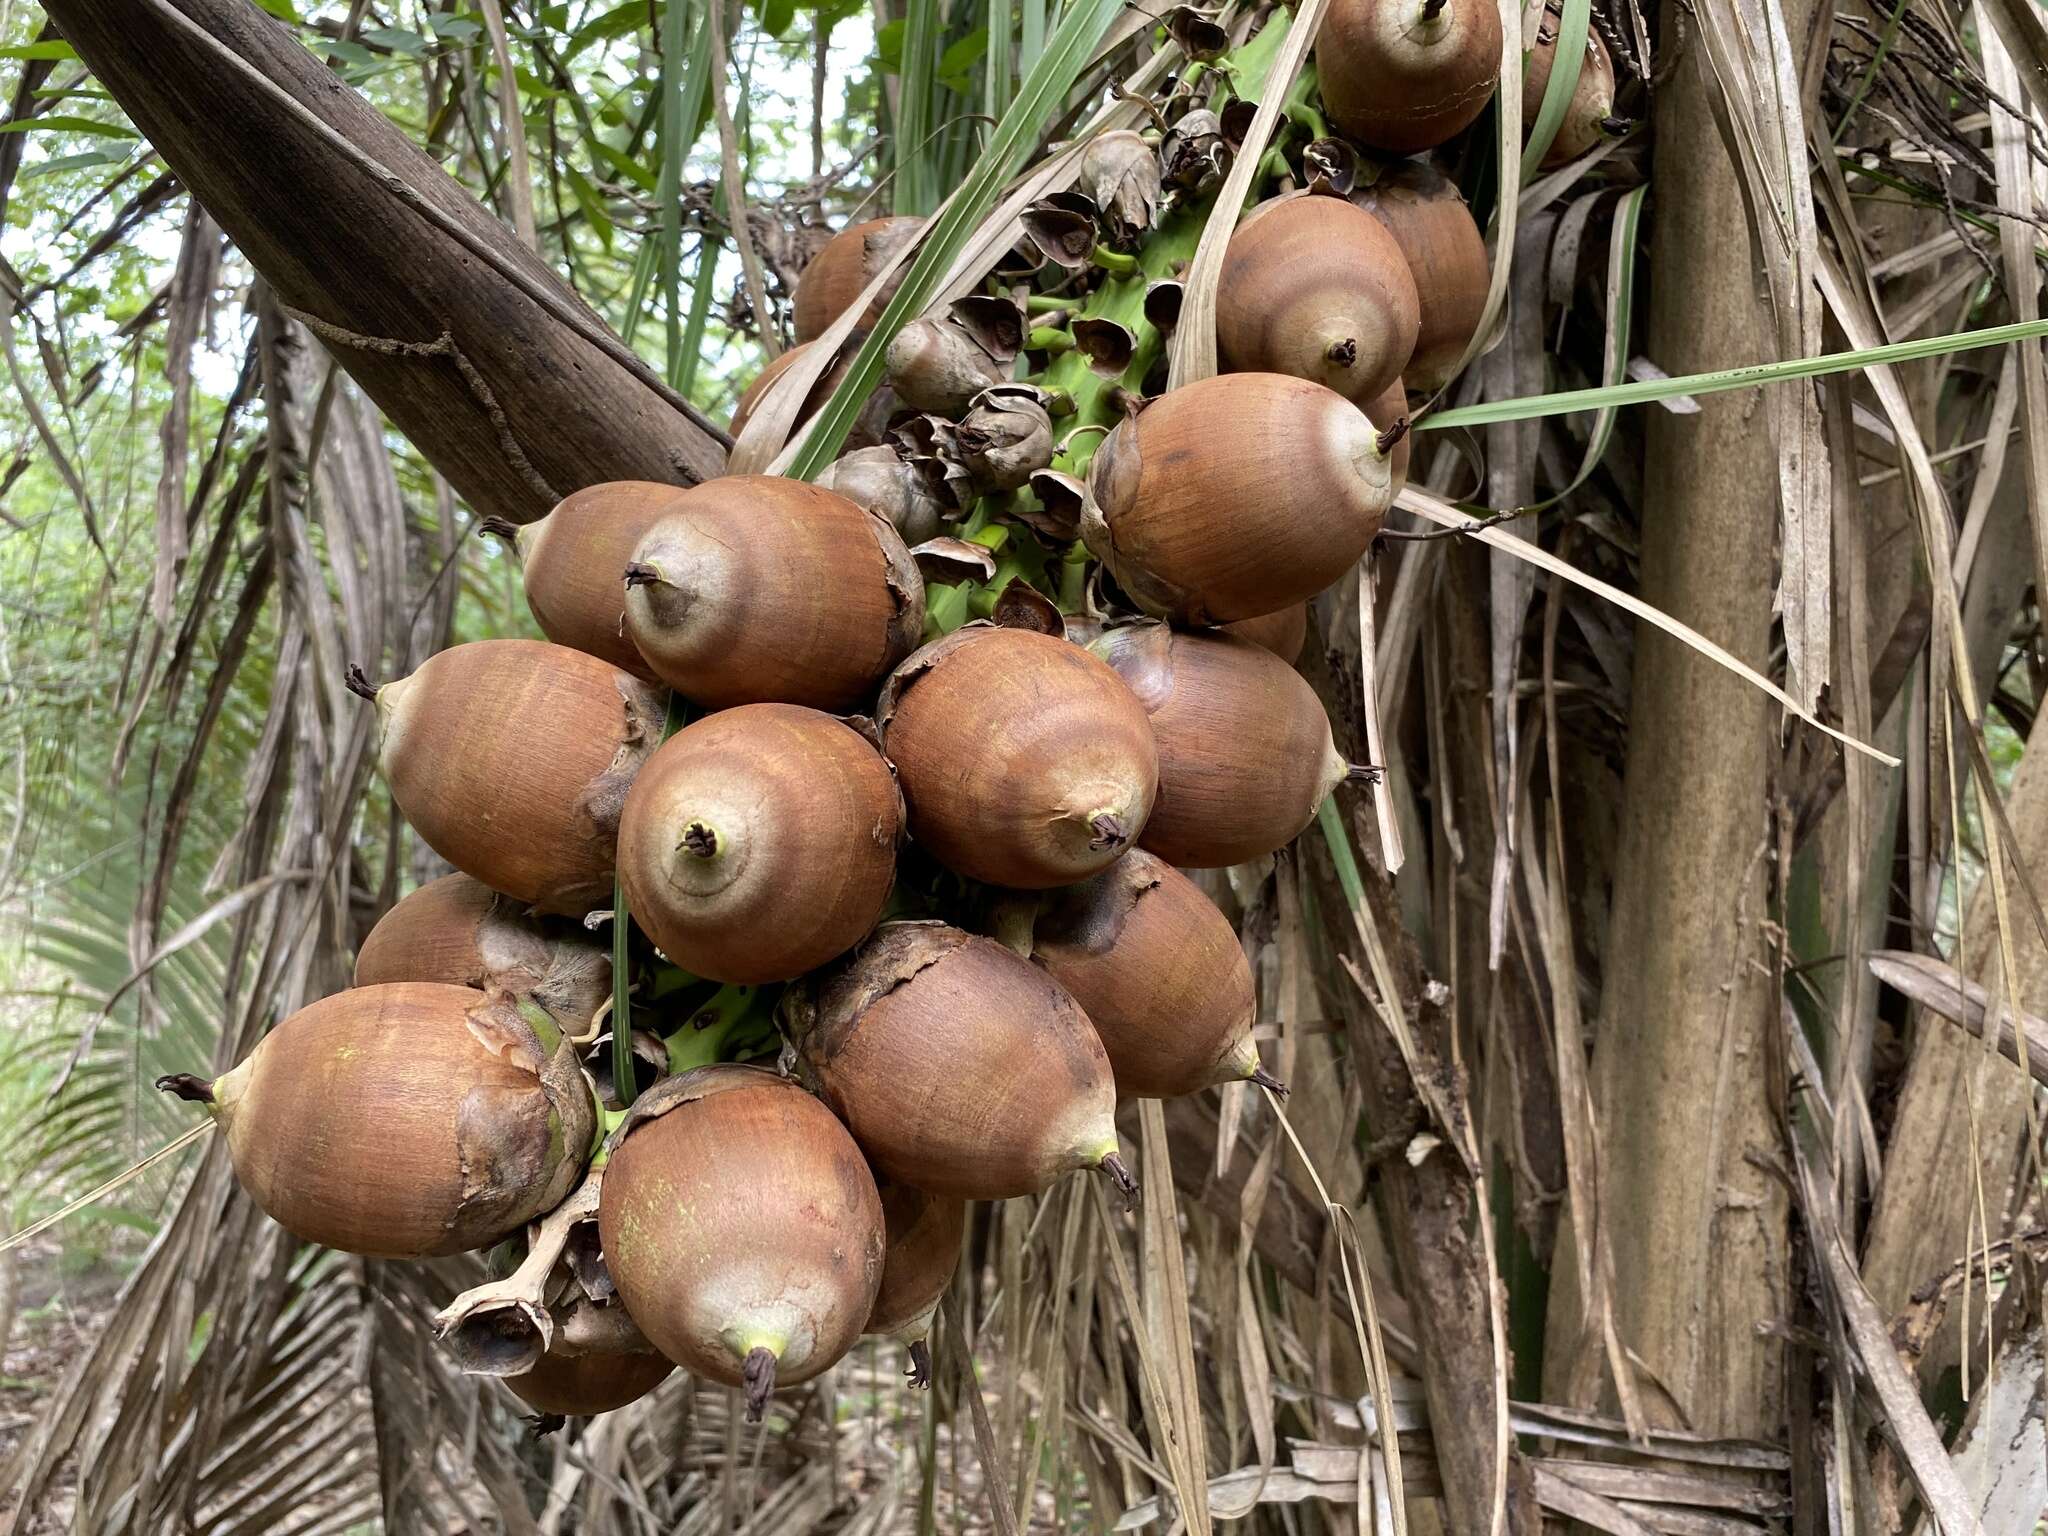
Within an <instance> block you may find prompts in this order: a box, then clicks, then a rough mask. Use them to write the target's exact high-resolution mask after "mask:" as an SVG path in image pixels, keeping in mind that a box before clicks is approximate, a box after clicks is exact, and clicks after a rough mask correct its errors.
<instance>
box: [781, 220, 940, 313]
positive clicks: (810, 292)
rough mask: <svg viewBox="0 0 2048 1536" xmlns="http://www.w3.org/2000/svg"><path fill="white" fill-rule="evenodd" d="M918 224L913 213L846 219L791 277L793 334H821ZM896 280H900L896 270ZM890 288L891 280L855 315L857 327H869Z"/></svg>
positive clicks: (892, 286) (892, 292)
mask: <svg viewBox="0 0 2048 1536" xmlns="http://www.w3.org/2000/svg"><path fill="white" fill-rule="evenodd" d="M923 227H924V220H923V219H918V218H907V217H895V218H884V219H868V220H865V221H864V222H862V223H859V224H849V225H847V227H846V228H844V229H842V230H840V231H839V233H838V234H836V235H834V236H833V237H832V238H831V239H830V240H827V241H826V242H825V244H824V246H823V248H822V249H820V250H819V252H818V254H817V255H815V256H813V257H812V258H811V260H810V263H809V265H807V266H806V267H805V268H804V270H803V275H802V276H801V277H799V278H798V279H797V284H796V294H795V295H794V297H793V298H792V300H791V302H790V310H791V316H792V322H793V324H794V326H795V329H796V339H797V340H798V341H815V340H816V339H817V338H818V337H820V336H822V335H824V334H825V332H826V330H827V329H829V328H830V326H831V324H832V322H833V321H834V320H837V319H838V318H839V317H840V316H841V315H843V314H844V313H846V311H847V310H849V309H851V308H852V307H853V302H854V300H856V299H858V298H859V297H860V296H861V292H862V290H863V289H865V288H866V287H867V285H868V284H869V283H871V282H873V281H874V278H875V274H876V273H877V272H879V271H881V269H882V267H883V265H884V264H885V263H886V262H887V261H888V259H889V258H890V257H891V256H893V255H894V254H895V253H896V251H897V250H898V248H900V247H901V246H902V245H903V243H904V242H905V241H906V240H908V239H910V238H911V237H912V236H913V235H915V234H916V233H917V232H918V230H919V229H921V228H923ZM897 281H898V282H901V281H902V273H901V271H899V272H898V274H897ZM895 292H896V284H895V283H892V284H890V285H889V286H888V287H887V288H884V289H883V290H882V292H881V293H879V294H877V295H876V296H875V301H874V302H873V303H872V304H870V305H869V306H868V308H867V310H866V311H865V312H864V313H863V314H862V315H861V317H860V320H859V322H858V324H859V327H860V329H862V330H864V331H865V330H873V329H874V326H875V322H876V321H878V320H880V319H881V318H882V310H883V309H884V308H885V307H886V306H887V305H888V302H889V300H890V299H891V298H892V297H893V296H894V295H895Z"/></svg>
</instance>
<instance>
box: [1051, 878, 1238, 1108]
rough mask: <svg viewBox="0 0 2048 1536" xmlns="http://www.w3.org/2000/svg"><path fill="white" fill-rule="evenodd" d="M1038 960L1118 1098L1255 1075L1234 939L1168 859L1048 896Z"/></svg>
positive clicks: (1163, 1095)
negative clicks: (1087, 1030)
mask: <svg viewBox="0 0 2048 1536" xmlns="http://www.w3.org/2000/svg"><path fill="white" fill-rule="evenodd" d="M1031 958H1032V959H1033V960H1035V961H1037V962H1038V963H1039V964H1040V965H1042V966H1044V967H1045V968H1046V970H1047V971H1049V972H1050V973H1051V974H1052V978H1053V980H1055V981H1057V982H1058V983H1059V984H1060V985H1061V986H1063V987H1065V988H1066V989H1067V991H1068V992H1069V993H1070V994H1072V996H1073V998H1074V1001H1075V1002H1077V1003H1079V1004H1080V1005H1081V1006H1082V1007H1083V1008H1084V1009H1086V1010H1087V1013H1088V1018H1089V1020H1090V1021H1091V1022H1092V1023H1093V1024H1094V1025H1095V1032H1096V1034H1097V1035H1099V1036H1101V1038H1102V1048H1103V1049H1104V1050H1105V1051H1107V1052H1108V1053H1109V1064H1110V1066H1111V1067H1112V1068H1113V1069H1114V1070H1115V1072H1116V1091H1117V1094H1118V1096H1119V1097H1121V1098H1152V1099H1170V1098H1175V1097H1178V1096H1179V1095H1181V1094H1184V1093H1195V1092H1197V1091H1199V1090H1200V1089H1203V1088H1207V1087H1209V1086H1210V1085H1211V1084H1214V1083H1229V1082H1238V1081H1241V1080H1245V1079H1252V1078H1256V1077H1258V1076H1259V1073H1260V1070H1261V1069H1260V1067H1259V1053H1258V1051H1257V1049H1256V1048H1254V1046H1253V1045H1252V1034H1251V1030H1252V1017H1253V1012H1254V999H1253V991H1252V972H1251V967H1250V966H1249V965H1248V964H1247V963H1246V962H1245V957H1244V949H1243V947H1242V946H1241V945H1240V944H1239V943H1238V938H1237V931H1236V930H1235V929H1234V928H1232V927H1231V926H1230V920H1229V919H1228V918H1226V917H1225V916H1224V915H1223V914H1222V913H1221V912H1219V911H1217V910H1216V904H1215V903H1214V902H1212V901H1211V900H1209V898H1208V897H1207V896H1205V895H1203V894H1202V890H1201V887H1199V886H1197V885H1196V884H1195V883H1194V881H1192V880H1190V879H1189V878H1188V877H1187V876H1186V875H1184V874H1182V873H1181V872H1180V871H1179V870H1177V869H1175V868H1174V867H1173V866H1172V865H1170V864H1168V863H1167V862H1166V861H1165V860H1163V859H1159V858H1155V857H1154V856H1153V855H1151V854H1149V853H1146V852H1145V851H1144V850H1142V849H1134V850H1133V851H1132V852H1131V853H1130V854H1128V855H1127V856H1126V857H1124V858H1122V859H1119V860H1118V861H1117V863H1116V864H1115V865H1114V866H1112V867H1111V868H1109V869H1106V870H1104V871H1103V872H1102V873H1101V874H1099V875H1097V876H1096V877H1095V878H1094V879H1092V880H1087V881H1083V882H1082V883H1081V884H1079V885H1070V886H1068V887H1067V888H1066V889H1064V890H1060V891H1052V892H1049V893H1048V894H1047V895H1046V897H1045V899H1044V905H1043V906H1042V907H1041V908H1040V909H1039V913H1038V917H1037V920H1036V922H1035V923H1034V924H1033V926H1032V930H1031Z"/></svg>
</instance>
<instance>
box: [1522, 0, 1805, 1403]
mask: <svg viewBox="0 0 2048 1536" xmlns="http://www.w3.org/2000/svg"><path fill="white" fill-rule="evenodd" d="M1679 9H1680V7H1679V6H1678V5H1676V4H1669V5H1667V6H1666V8H1665V18H1664V20H1665V28H1664V33H1663V35H1665V36H1667V37H1670V36H1676V35H1678V31H1677V23H1678V20H1679V18H1678V17H1677V14H1676V13H1677V11H1678V10H1679ZM1792 9H1795V8H1793V7H1788V10H1792ZM1789 20H1790V25H1791V30H1792V33H1793V35H1794V36H1795V37H1798V36H1803V35H1804V31H1805V25H1804V15H1803V13H1802V14H1800V15H1795V16H1792V17H1791V18H1789ZM1713 89H1714V85H1713V82H1712V81H1711V79H1710V78H1709V77H1708V75H1707V70H1706V64H1705V61H1704V60H1703V59H1702V57H1701V56H1700V51H1699V50H1698V49H1693V50H1691V51H1690V53H1689V56H1688V57H1687V58H1686V60H1685V61H1684V63H1683V64H1682V65H1681V66H1680V68H1679V71H1678V74H1677V76H1676V77H1675V78H1674V79H1673V80H1672V81H1671V82H1670V83H1669V84H1668V85H1666V86H1665V87H1663V88H1662V89H1660V90H1659V92H1658V93H1657V109H1656V110H1657V119H1656V159H1655V165H1654V168H1653V173H1652V179H1653V181H1654V184H1655V185H1656V187H1657V189H1658V197H1657V205H1656V223H1655V228H1654V232H1653V241H1652V246H1651V271H1652V277H1653V280H1652V283H1651V288H1650V291H1651V295H1652V298H1651V309H1650V336H1649V347H1648V352H1649V355H1650V356H1651V357H1652V358H1654V359H1655V360H1656V361H1657V364H1658V366H1660V367H1662V368H1664V369H1666V370H1668V371H1669V372H1671V373H1692V372H1698V371H1704V370H1707V369H1713V368H1725V367H1729V366H1732V365H1734V364H1737V363H1746V362H1753V361H1755V360H1757V359H1758V358H1761V357H1765V356H1768V355H1769V351H1770V348H1771V346H1772V345H1773V343H1772V339H1771V335H1770V332H1769V329H1768V317H1767V316H1766V315H1765V314H1764V313H1763V312H1762V310H1761V309H1760V306H1759V301H1758V298H1757V281H1756V279H1754V278H1753V276H1752V271H1751V261H1750V243H1749V235H1748V227H1747V220H1746V217H1745V211H1744V206H1743V201H1742V196H1741V192H1740V189H1739V188H1738V186H1737V184H1736V172H1735V169H1734V166H1733V165H1732V163H1731V162H1730V160H1729V157H1728V155H1727V152H1726V151H1725V150H1724V149H1723V148H1722V143H1721V138H1720V134H1719V133H1718V131H1717V129H1716V127H1715V123H1714V118H1713V115H1712V112H1711V110H1710V108H1709V105H1708V100H1709V98H1708V93H1709V92H1710V91H1712V90H1713ZM1700 405H1701V409H1700V411H1699V413H1698V414H1697V415H1685V416H1680V415H1673V414H1668V413H1665V412H1661V411H1657V412H1652V413H1651V419H1650V423H1649V428H1648V439H1649V440H1648V462H1647V465H1646V471H1645V486H1644V496H1643V502H1644V512H1643V532H1642V547H1643V573H1642V596H1643V599H1644V600H1645V601H1646V602H1649V603H1652V604H1654V605H1655V606H1656V607H1658V608H1660V609H1662V610H1664V611H1665V612H1666V613H1669V614H1672V615H1674V616H1675V617H1677V618H1679V619H1681V620H1683V621H1684V622H1685V623H1687V624H1689V625H1691V626H1692V627H1693V628H1694V629H1696V630H1699V631H1700V632H1701V633H1703V634H1705V635H1706V636H1708V637H1709V638H1710V639H1713V640H1716V641H1718V642H1720V643H1721V644H1722V645H1724V646H1726V647H1727V648H1728V649H1729V650H1730V651H1732V652H1734V654H1735V655H1737V656H1739V657H1741V658H1742V659H1743V660H1744V661H1747V662H1748V663H1749V664H1750V665H1752V666H1755V667H1758V668H1764V667H1766V666H1767V665H1768V651H1769V644H1770V635H1771V586H1772V577H1773V572H1774V562H1773V560H1772V558H1771V551H1772V548H1773V545H1774V542H1775V540H1776V537H1777V528H1778V481H1777V471H1776V464H1775V462H1774V455H1773V453H1772V447H1771V440H1770V434H1769V428H1768V425H1767V421H1766V413H1765V409H1764V401H1763V399H1762V397H1761V395H1760V394H1758V393H1757V392H1754V391H1745V392H1742V393H1734V394H1725V395H1716V396H1712V397H1709V398H1705V399H1702V400H1701V402H1700ZM1631 697H1632V699H1633V707H1632V719H1631V721H1630V730H1629V747H1628V761H1627V769H1626V773H1625V777H1624V781H1623V800H1622V820H1621V828H1620V835H1619V839H1618V853H1617V856H1616V864H1617V868H1616V871H1615V883H1614V894H1613V912H1612V918H1611V923H1610V928H1609V933H1608V937H1607V942H1606V944H1605V946H1604V950H1603V952H1604V954H1605V956H1606V963H1605V977H1604V985H1603V991H1602V998H1601V1008H1600V1015H1599V1024H1598V1033H1597V1035H1596V1037H1595V1046H1594V1053H1593V1072H1592V1086H1593V1095H1594V1107H1595V1112H1596V1116H1597V1123H1598V1125H1599V1128H1600V1132H1601V1137H1602V1156H1603V1161H1604V1169H1605V1179H1606V1184H1605V1196H1606V1201H1607V1208H1606V1211H1605V1212H1604V1216H1605V1225H1606V1228H1607V1232H1608V1237H1609V1241H1610V1244H1611V1247H1612V1249H1613V1254H1614V1272H1615V1286H1614V1290H1613V1299H1614V1306H1615V1310H1616V1318H1615V1321H1616V1325H1617V1328H1618V1331H1619V1334H1620V1337H1621V1341H1622V1343H1623V1344H1624V1345H1625V1346H1626V1347H1628V1348H1630V1349H1632V1350H1633V1351H1634V1352H1635V1353H1636V1354H1637V1355H1638V1356H1639V1357H1640V1358H1641V1360H1642V1361H1643V1363H1644V1364H1645V1365H1646V1366H1647V1367H1648V1369H1649V1371H1650V1372H1651V1373H1653V1375H1654V1378H1655V1381H1654V1383H1652V1382H1649V1381H1643V1382H1639V1383H1638V1385H1639V1387H1640V1389H1641V1393H1642V1398H1643V1402H1644V1406H1645V1409H1646V1411H1647V1412H1648V1413H1649V1414H1650V1415H1651V1417H1652V1418H1653V1419H1656V1418H1663V1417H1671V1416H1675V1417H1679V1418H1682V1420H1683V1421H1684V1422H1685V1423H1686V1424H1687V1425H1688V1426H1689V1427H1691V1428H1693V1429H1695V1430H1699V1431H1702V1432H1705V1433H1709V1434H1725V1435H1760V1436H1775V1435H1776V1434H1777V1432H1778V1429H1779V1426H1780V1420H1781V1416H1782V1411H1783V1405H1784V1384H1783V1381H1782V1379H1781V1378H1782V1365H1781V1362H1782V1355H1783V1349H1782V1345H1781V1344H1780V1343H1779V1340H1778V1337H1777V1336H1776V1335H1775V1334H1774V1333H1772V1332H1769V1331H1767V1330H1766V1329H1765V1328H1762V1327H1759V1324H1760V1323H1768V1322H1770V1321H1772V1320H1776V1319H1781V1318H1783V1317H1784V1316H1785V1315H1786V1309H1787V1304H1788V1286H1789V1276H1788V1273H1787V1258H1788V1229H1787V1224H1786V1223H1787V1212H1786V1202H1785V1196H1784V1192H1783V1190H1782V1188H1781V1187H1780V1186H1779V1185H1778V1184H1777V1182H1776V1181H1775V1180H1774V1179H1773V1178H1772V1177H1771V1175H1770V1174H1768V1173H1767V1172H1765V1171H1764V1170H1763V1169H1762V1168H1759V1167H1758V1166H1756V1164H1755V1163H1754V1162H1753V1161H1752V1159H1753V1158H1758V1157H1761V1158H1764V1159H1771V1158H1773V1155H1774V1151H1775V1149H1776V1147H1777V1145H1778V1136H1777V1130H1776V1125H1775V1122H1774V1118H1773V1106H1774V1105H1777V1104H1781V1103H1783V1101H1784V1094H1783V1089H1782V1081H1783V1077H1782V1074H1783V1060H1782V1056H1783V1049H1784V1046H1783V1039H1782V1034H1781V1028H1782V1026H1781V1024H1780V1021H1779V1018H1778V998H1779V989H1778V986H1777V983H1776V979H1775V977H1774V976H1773V974H1772V968H1773V963H1772V957H1771V955H1770V953H1769V951H1768V950H1767V947H1766V942H1765V933H1766V930H1767V927H1768V924H1769V920H1770V918H1771V916H1772V912H1771V906H1770V900H1771V882H1770V876H1771V873H1772V865H1773V861H1772V859H1771V856H1770V849H1771V847H1772V829H1771V818H1770V782H1769V780H1770V771H1771V766H1772V760H1773V758H1774V757H1775V756H1776V751H1777V747H1776V742H1777V736H1778V722H1777V711H1776V709H1775V707H1774V706H1773V705H1772V704H1771V703H1770V702H1769V700H1767V699H1766V698H1765V697H1764V696H1763V695H1762V694H1760V693H1759V692H1757V691H1756V690H1755V689H1753V688H1751V687H1749V686H1748V685H1747V684H1744V683H1742V682H1740V681H1738V680H1737V679H1735V678H1734V677H1732V676H1731V675H1730V674H1729V673H1727V672H1725V671H1723V670H1722V669H1720V668H1719V667H1716V666H1714V665H1713V664H1712V663H1710V662H1708V661H1706V660H1704V659H1703V658H1701V657H1700V656H1698V655H1697V654H1696V653H1694V652H1693V651H1692V650H1690V649H1688V648H1687V647H1685V646H1683V645H1681V644H1679V643H1678V642H1677V641H1675V640H1672V639H1670V638H1669V637H1667V636H1665V635H1663V634H1662V633H1660V632H1659V631H1657V630H1655V629H1653V628H1652V627H1650V626H1648V625H1642V626H1639V627H1638V631H1637V642H1636V661H1635V675H1634V682H1633V685H1632V688H1631ZM1564 1240H1566V1241H1569V1240H1570V1239H1569V1236H1568V1235H1567V1236H1566V1237H1565V1239H1564ZM1568 1253H1569V1250H1568V1249H1565V1248H1563V1247H1562V1246H1560V1250H1559V1256H1558V1259H1557V1260H1556V1261H1555V1262H1554V1263H1553V1265H1552V1270H1551V1273H1552V1279H1553V1290H1552V1293H1551V1303H1552V1305H1551V1314H1550V1316H1551V1322H1550V1328H1549V1332H1548V1338H1549V1341H1550V1354H1549V1357H1548V1359H1547V1362H1546V1372H1545V1375H1546V1387H1547V1388H1548V1389H1549V1391H1548V1393H1547V1394H1546V1395H1551V1396H1553V1398H1554V1399H1561V1398H1562V1397H1563V1396H1564V1395H1565V1394H1567V1393H1571V1392H1573V1391H1574V1390H1577V1391H1579V1392H1581V1393H1583V1391H1584V1387H1585V1384H1586V1383H1587V1382H1589V1381H1591V1380H1594V1379H1597V1378H1596V1377H1595V1376H1594V1374H1593V1373H1592V1372H1591V1371H1590V1370H1588V1369H1586V1368H1585V1365H1586V1359H1587V1357H1588V1356H1595V1355H1597V1354H1598V1352H1599V1349H1600V1345H1599V1335H1598V1330H1597V1328H1592V1327H1588V1326H1587V1322H1588V1320H1587V1319H1585V1318H1583V1317H1582V1316H1581V1298H1580V1297H1579V1295H1578V1287H1577V1285H1576V1283H1575V1276H1574V1269H1575V1266H1574V1265H1573V1264H1572V1263H1570V1262H1569V1259H1568ZM1656 1383H1661V1386H1662V1388H1663V1391H1662V1392H1660V1391H1658V1390H1657V1386H1656ZM1665 1393H1668V1394H1669V1397H1668V1399H1667V1398H1666V1397H1665V1395H1664V1394H1665Z"/></svg>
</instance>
